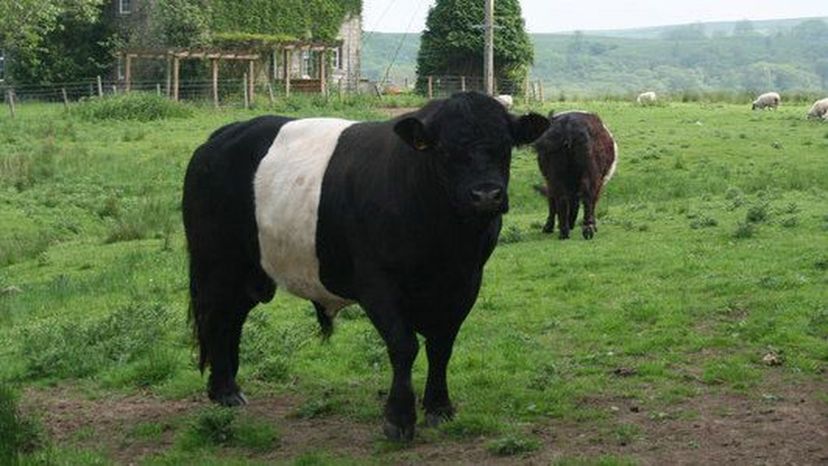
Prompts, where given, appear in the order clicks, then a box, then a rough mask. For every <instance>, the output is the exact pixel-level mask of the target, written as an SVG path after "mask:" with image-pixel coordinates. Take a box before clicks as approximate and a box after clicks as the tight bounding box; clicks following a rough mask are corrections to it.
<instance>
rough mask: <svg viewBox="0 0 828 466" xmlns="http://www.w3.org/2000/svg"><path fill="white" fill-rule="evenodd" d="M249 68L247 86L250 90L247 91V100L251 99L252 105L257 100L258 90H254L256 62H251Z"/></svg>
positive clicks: (248, 64)
mask: <svg viewBox="0 0 828 466" xmlns="http://www.w3.org/2000/svg"><path fill="white" fill-rule="evenodd" d="M247 68H248V70H249V71H248V73H247V79H248V84H247V85H248V87H249V89H248V91H247V98H248V99H249V102H250V103H251V104H252V103H253V102H254V100H255V99H256V90H255V89H254V85H255V83H256V62H255V61H253V60H250V61H249V62H248V63H247Z"/></svg>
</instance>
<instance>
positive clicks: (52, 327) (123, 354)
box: [19, 305, 170, 378]
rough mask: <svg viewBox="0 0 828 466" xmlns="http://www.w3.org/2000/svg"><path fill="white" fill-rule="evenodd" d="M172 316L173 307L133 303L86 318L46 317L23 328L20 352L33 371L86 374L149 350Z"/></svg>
mask: <svg viewBox="0 0 828 466" xmlns="http://www.w3.org/2000/svg"><path fill="white" fill-rule="evenodd" d="M169 321H170V316H169V312H168V311H167V310H166V308H164V307H162V306H159V305H154V306H148V305H128V306H124V307H121V308H119V309H117V310H116V311H115V312H113V313H112V314H111V315H109V316H107V317H105V318H103V319H99V320H92V321H84V322H83V323H77V322H70V321H63V320H58V319H57V318H48V319H41V320H39V321H37V322H35V323H33V324H29V325H27V326H24V327H22V328H21V329H20V331H19V341H20V352H21V354H22V356H23V359H24V360H25V362H26V369H27V375H28V376H29V377H33V378H38V377H55V378H71V377H84V376H87V375H91V374H94V373H96V372H98V371H99V370H101V369H102V368H105V367H107V366H111V365H113V364H116V363H125V362H131V361H134V360H135V359H137V358H138V357H139V356H141V355H144V354H147V353H148V352H149V351H150V350H151V349H152V348H154V347H156V342H157V341H158V339H159V338H160V337H161V336H162V335H164V334H165V333H166V332H167V329H168V327H169V326H168V322H169ZM150 367H152V366H150ZM152 370H155V369H154V368H152V369H151V370H148V371H147V372H143V375H148V374H151V373H152ZM140 375H142V373H141V372H140V371H139V372H138V375H137V376H139V377H138V378H141V377H140ZM156 375H157V372H156Z"/></svg>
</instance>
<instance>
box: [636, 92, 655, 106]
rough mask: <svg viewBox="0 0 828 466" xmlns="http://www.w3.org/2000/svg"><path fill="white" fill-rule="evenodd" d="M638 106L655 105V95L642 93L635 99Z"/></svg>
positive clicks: (653, 93)
mask: <svg viewBox="0 0 828 466" xmlns="http://www.w3.org/2000/svg"><path fill="white" fill-rule="evenodd" d="M635 101H636V102H637V103H638V105H652V104H654V103H656V93H655V92H653V91H650V92H644V93H642V94H639V95H638V98H637V99H635Z"/></svg>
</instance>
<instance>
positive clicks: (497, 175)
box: [394, 92, 549, 216]
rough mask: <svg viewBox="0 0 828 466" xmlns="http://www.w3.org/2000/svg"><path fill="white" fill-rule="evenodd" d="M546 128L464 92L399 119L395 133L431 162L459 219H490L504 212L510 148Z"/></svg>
mask: <svg viewBox="0 0 828 466" xmlns="http://www.w3.org/2000/svg"><path fill="white" fill-rule="evenodd" d="M547 127H549V120H547V119H546V118H544V117H543V116H541V115H538V114H536V113H530V114H527V115H523V116H520V117H517V116H514V115H511V114H510V113H509V112H507V111H506V109H505V108H504V107H503V105H502V104H501V103H500V102H498V101H497V100H495V99H493V98H491V97H488V96H486V95H484V94H480V93H476V92H464V93H459V94H455V95H453V96H452V97H451V98H449V99H445V100H436V101H432V102H430V103H429V104H428V105H426V106H425V107H423V108H422V109H421V110H419V111H417V112H415V113H413V114H411V115H408V116H405V117H401V119H400V120H399V121H398V122H397V123H396V124H395V125H394V131H395V132H396V133H397V134H398V135H399V136H400V138H402V140H403V141H405V142H406V143H407V144H408V145H409V146H411V147H412V148H414V150H416V151H419V152H422V155H423V156H424V157H431V158H432V159H433V160H434V161H435V163H434V166H435V167H436V172H437V173H435V175H434V176H435V177H437V178H438V181H439V183H440V184H441V185H442V186H443V188H444V189H445V190H446V192H447V194H448V195H449V198H450V199H451V203H452V205H453V206H454V207H455V209H456V210H457V211H458V213H460V214H461V215H463V216H470V215H478V216H492V215H496V214H500V213H504V212H506V211H507V210H508V209H509V198H508V195H507V188H508V186H509V165H510V163H511V160H512V148H513V147H515V146H518V145H522V144H529V143H530V142H532V141H534V140H535V139H537V138H538V137H540V135H541V134H543V132H544V131H546V128H547Z"/></svg>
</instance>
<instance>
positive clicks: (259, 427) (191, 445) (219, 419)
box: [178, 406, 279, 452]
mask: <svg viewBox="0 0 828 466" xmlns="http://www.w3.org/2000/svg"><path fill="white" fill-rule="evenodd" d="M237 412H238V411H237V410H234V409H231V408H223V407H218V406H213V407H209V408H207V409H205V410H204V411H202V412H201V413H199V414H198V415H197V416H196V417H195V418H194V419H192V420H191V421H190V423H189V426H188V427H187V429H186V430H184V431H183V432H182V434H181V436H180V437H179V439H178V442H179V445H180V446H181V448H182V449H183V450H194V449H197V448H203V447H213V446H224V447H243V448H247V449H250V450H255V451H259V452H264V451H269V450H272V449H273V448H275V447H276V446H277V445H278V442H279V434H278V433H277V432H276V430H275V429H274V428H273V427H272V426H271V425H270V424H267V423H264V422H259V421H254V420H252V419H249V418H239V417H238V416H237Z"/></svg>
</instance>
